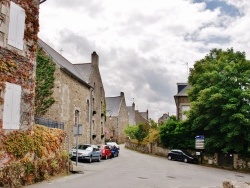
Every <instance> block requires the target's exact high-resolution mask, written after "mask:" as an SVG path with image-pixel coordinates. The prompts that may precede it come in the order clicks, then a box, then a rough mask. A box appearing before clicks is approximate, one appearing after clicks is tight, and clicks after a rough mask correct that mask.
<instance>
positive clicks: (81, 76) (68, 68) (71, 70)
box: [38, 39, 91, 87]
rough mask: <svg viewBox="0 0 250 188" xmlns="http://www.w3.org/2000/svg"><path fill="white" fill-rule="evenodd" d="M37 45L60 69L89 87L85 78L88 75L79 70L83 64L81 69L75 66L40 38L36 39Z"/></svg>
mask: <svg viewBox="0 0 250 188" xmlns="http://www.w3.org/2000/svg"><path fill="white" fill-rule="evenodd" d="M38 46H39V47H41V48H42V49H43V50H44V51H45V52H46V53H47V54H48V55H49V56H50V57H51V58H52V59H53V61H54V62H55V63H56V64H57V65H58V66H59V67H60V68H61V69H62V70H64V71H65V72H67V73H68V74H71V75H72V76H73V77H75V78H76V79H77V80H79V81H80V82H81V83H83V84H84V85H86V86H87V87H91V86H90V85H89V84H88V80H87V79H86V77H87V76H88V75H85V73H86V72H85V71H84V72H81V71H82V69H83V66H82V68H81V69H80V68H79V66H75V65H74V64H72V63H71V62H69V61H68V60H67V59H66V58H64V57H63V56H62V55H61V54H59V53H58V52H57V51H55V50H54V49H53V48H51V47H50V46H49V45H48V44H46V43H45V42H44V41H42V40H41V39H38ZM86 71H87V70H86ZM90 73H91V71H90ZM90 73H89V74H90Z"/></svg>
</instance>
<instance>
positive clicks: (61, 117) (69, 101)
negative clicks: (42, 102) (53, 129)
mask: <svg viewBox="0 0 250 188" xmlns="http://www.w3.org/2000/svg"><path fill="white" fill-rule="evenodd" d="M53 98H54V99H55V103H54V104H53V105H52V106H51V107H50V108H49V110H48V112H47V113H46V114H45V115H44V117H45V118H49V119H53V120H55V121H58V122H63V123H64V129H65V131H66V132H67V135H68V137H69V143H70V145H71V147H72V146H75V144H76V136H74V134H73V126H74V125H75V124H76V121H78V123H79V125H82V128H83V129H80V130H81V131H82V132H80V135H79V136H78V141H79V143H90V140H91V139H90V129H89V109H88V108H89V106H88V100H89V98H90V91H89V87H87V86H86V85H84V84H82V83H81V82H79V81H78V80H76V79H74V78H73V77H72V76H71V75H69V74H68V73H67V72H65V71H63V70H62V69H60V67H59V66H58V65H57V66H56V71H55V85H54V92H53ZM77 111H78V112H79V114H78V115H77V114H75V113H76V112H77ZM76 116H78V117H76ZM76 119H78V120H76Z"/></svg>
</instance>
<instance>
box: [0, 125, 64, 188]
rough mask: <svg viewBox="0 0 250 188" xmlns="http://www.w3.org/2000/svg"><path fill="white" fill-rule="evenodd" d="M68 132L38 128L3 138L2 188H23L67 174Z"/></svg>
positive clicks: (0, 146)
mask: <svg viewBox="0 0 250 188" xmlns="http://www.w3.org/2000/svg"><path fill="white" fill-rule="evenodd" d="M65 136H66V134H65V132H64V131H63V130H61V129H50V128H47V127H44V126H41V125H35V126H34V127H33V130H28V131H13V132H11V133H10V134H8V135H3V134H0V161H1V163H0V187H1V186H5V185H8V186H9V187H19V186H21V185H27V184H31V183H33V182H38V181H42V180H44V179H47V178H49V176H53V175H55V174H59V173H61V172H66V171H67V168H68V153H67V152H66V151H65V150H61V149H60V148H61V147H62V146H63V144H64V141H65Z"/></svg>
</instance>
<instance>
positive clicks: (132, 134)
mask: <svg viewBox="0 0 250 188" xmlns="http://www.w3.org/2000/svg"><path fill="white" fill-rule="evenodd" d="M137 130H138V126H136V125H132V126H127V127H126V128H125V129H124V132H125V134H126V135H127V136H129V137H130V138H131V139H135V133H136V132H137Z"/></svg>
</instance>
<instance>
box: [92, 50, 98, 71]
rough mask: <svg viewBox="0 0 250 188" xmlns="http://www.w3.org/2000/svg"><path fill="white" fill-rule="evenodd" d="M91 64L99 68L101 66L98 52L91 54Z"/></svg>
mask: <svg viewBox="0 0 250 188" xmlns="http://www.w3.org/2000/svg"><path fill="white" fill-rule="evenodd" d="M91 63H92V64H93V65H96V66H97V67H98V66H99V56H98V55H97V53H96V52H93V53H92V54H91Z"/></svg>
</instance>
